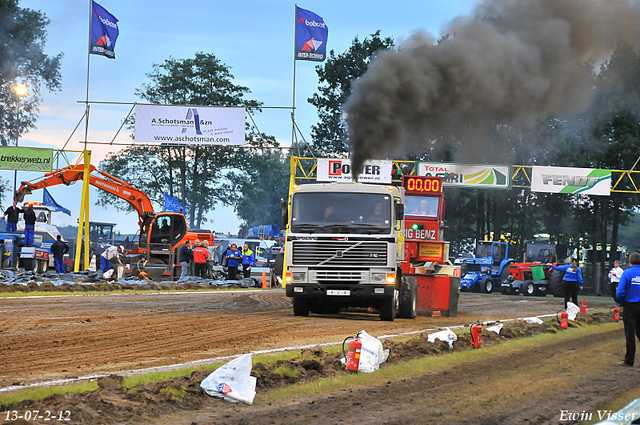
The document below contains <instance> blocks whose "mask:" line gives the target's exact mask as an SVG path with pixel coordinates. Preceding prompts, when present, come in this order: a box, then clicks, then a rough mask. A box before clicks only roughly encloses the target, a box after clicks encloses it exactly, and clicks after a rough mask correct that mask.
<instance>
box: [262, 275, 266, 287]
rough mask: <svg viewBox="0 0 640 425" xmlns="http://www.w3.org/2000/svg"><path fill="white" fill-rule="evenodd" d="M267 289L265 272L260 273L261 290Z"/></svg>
mask: <svg viewBox="0 0 640 425" xmlns="http://www.w3.org/2000/svg"><path fill="white" fill-rule="evenodd" d="M266 288H267V272H262V289H266Z"/></svg>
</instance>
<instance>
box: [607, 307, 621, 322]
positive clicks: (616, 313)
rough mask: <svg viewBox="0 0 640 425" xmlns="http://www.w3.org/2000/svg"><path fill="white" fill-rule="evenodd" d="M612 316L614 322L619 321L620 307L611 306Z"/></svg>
mask: <svg viewBox="0 0 640 425" xmlns="http://www.w3.org/2000/svg"><path fill="white" fill-rule="evenodd" d="M609 311H611V310H609ZM612 316H613V321H614V322H619V321H620V308H619V307H614V308H613V313H612Z"/></svg>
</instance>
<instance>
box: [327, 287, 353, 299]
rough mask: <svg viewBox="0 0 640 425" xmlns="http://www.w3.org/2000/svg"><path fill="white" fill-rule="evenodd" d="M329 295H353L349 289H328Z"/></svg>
mask: <svg viewBox="0 0 640 425" xmlns="http://www.w3.org/2000/svg"><path fill="white" fill-rule="evenodd" d="M327 295H337V296H339V297H348V296H349V295H351V291H350V290H349V289H344V290H343V289H327Z"/></svg>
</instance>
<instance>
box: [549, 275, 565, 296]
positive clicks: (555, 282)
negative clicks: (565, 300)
mask: <svg viewBox="0 0 640 425" xmlns="http://www.w3.org/2000/svg"><path fill="white" fill-rule="evenodd" d="M563 278H564V272H561V271H558V270H551V275H550V276H549V286H548V288H549V290H548V292H549V293H550V294H553V296H554V297H562V296H563V295H564V288H563V285H562V279H563Z"/></svg>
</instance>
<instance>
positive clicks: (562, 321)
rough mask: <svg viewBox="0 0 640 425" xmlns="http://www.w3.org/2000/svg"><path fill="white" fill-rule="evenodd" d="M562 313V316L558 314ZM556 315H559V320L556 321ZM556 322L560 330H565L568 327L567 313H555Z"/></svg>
mask: <svg viewBox="0 0 640 425" xmlns="http://www.w3.org/2000/svg"><path fill="white" fill-rule="evenodd" d="M560 312H562V314H560ZM558 314H560V319H558ZM556 320H558V323H560V329H567V328H568V327H569V313H567V312H566V311H564V310H560V311H559V312H558V313H556Z"/></svg>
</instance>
